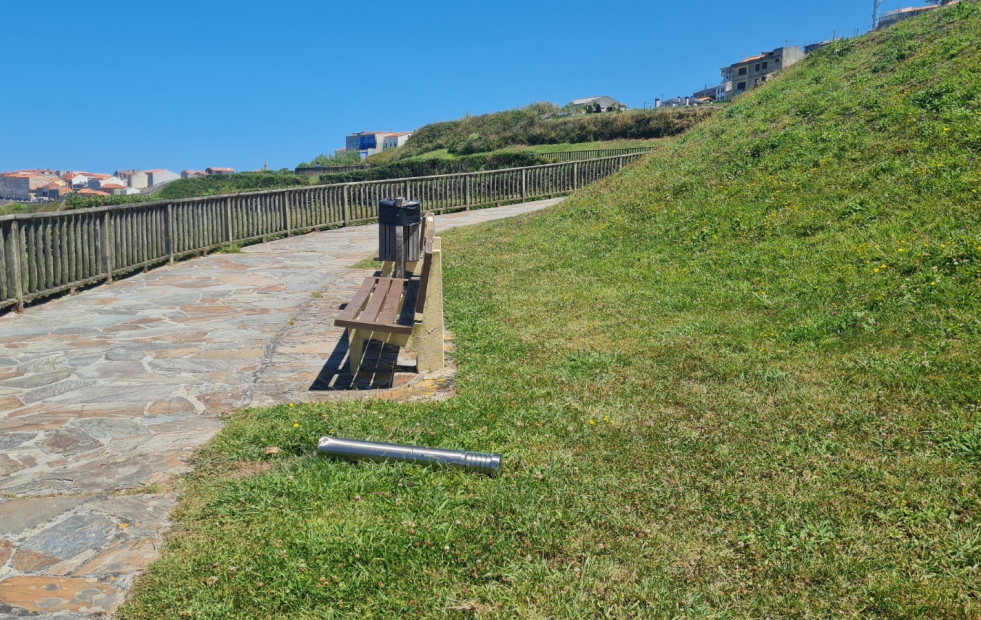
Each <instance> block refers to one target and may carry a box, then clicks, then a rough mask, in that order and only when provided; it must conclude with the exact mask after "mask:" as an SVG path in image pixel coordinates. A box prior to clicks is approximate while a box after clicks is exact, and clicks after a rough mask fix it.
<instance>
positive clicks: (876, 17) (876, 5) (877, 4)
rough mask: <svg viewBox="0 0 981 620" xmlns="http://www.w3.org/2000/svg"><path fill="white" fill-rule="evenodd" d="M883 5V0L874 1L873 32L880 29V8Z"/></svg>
mask: <svg viewBox="0 0 981 620" xmlns="http://www.w3.org/2000/svg"><path fill="white" fill-rule="evenodd" d="M881 5H882V0H872V6H873V7H874V8H873V10H872V30H875V29H876V28H878V27H879V7H880V6H881Z"/></svg>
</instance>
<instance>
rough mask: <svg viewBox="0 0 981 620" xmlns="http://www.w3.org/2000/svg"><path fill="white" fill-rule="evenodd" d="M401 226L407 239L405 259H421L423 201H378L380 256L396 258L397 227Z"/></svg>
mask: <svg viewBox="0 0 981 620" xmlns="http://www.w3.org/2000/svg"><path fill="white" fill-rule="evenodd" d="M397 226H401V227H402V229H403V231H402V232H403V239H405V240H406V241H405V244H406V248H405V260H406V261H417V260H419V256H420V252H419V239H420V234H421V232H422V203H421V202H419V201H418V200H404V199H401V198H386V199H385V200H381V201H379V202H378V258H379V260H383V261H393V260H395V228H396V227H397Z"/></svg>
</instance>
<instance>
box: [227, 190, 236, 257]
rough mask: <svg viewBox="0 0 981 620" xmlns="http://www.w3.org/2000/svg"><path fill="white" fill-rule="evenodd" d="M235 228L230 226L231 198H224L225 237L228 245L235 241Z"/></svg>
mask: <svg viewBox="0 0 981 620" xmlns="http://www.w3.org/2000/svg"><path fill="white" fill-rule="evenodd" d="M234 229H235V227H234V226H232V197H231V196H229V197H227V198H225V237H226V238H227V241H228V245H231V244H232V242H234V241H235V230H234Z"/></svg>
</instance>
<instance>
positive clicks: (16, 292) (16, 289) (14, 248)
mask: <svg viewBox="0 0 981 620" xmlns="http://www.w3.org/2000/svg"><path fill="white" fill-rule="evenodd" d="M5 245H6V246H7V257H6V258H7V283H8V286H9V290H10V292H11V293H12V294H13V297H14V299H15V300H17V303H16V305H14V310H16V311H17V312H22V311H23V310H24V280H23V277H24V276H23V275H22V274H23V272H24V268H23V266H22V265H21V262H22V261H23V258H24V252H23V251H21V249H20V225H19V224H18V223H17V220H14V221H13V222H11V223H10V238H8V239H7V243H6V244H5Z"/></svg>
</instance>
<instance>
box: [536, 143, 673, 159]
mask: <svg viewBox="0 0 981 620" xmlns="http://www.w3.org/2000/svg"><path fill="white" fill-rule="evenodd" d="M652 150H654V147H652V146H637V147H629V148H622V149H592V150H583V151H561V152H555V153H536V155H538V156H539V157H542V158H543V159H546V160H548V161H550V162H562V161H585V160H587V159H597V158H599V157H616V156H618V155H637V154H644V153H649V152H651V151H652Z"/></svg>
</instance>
